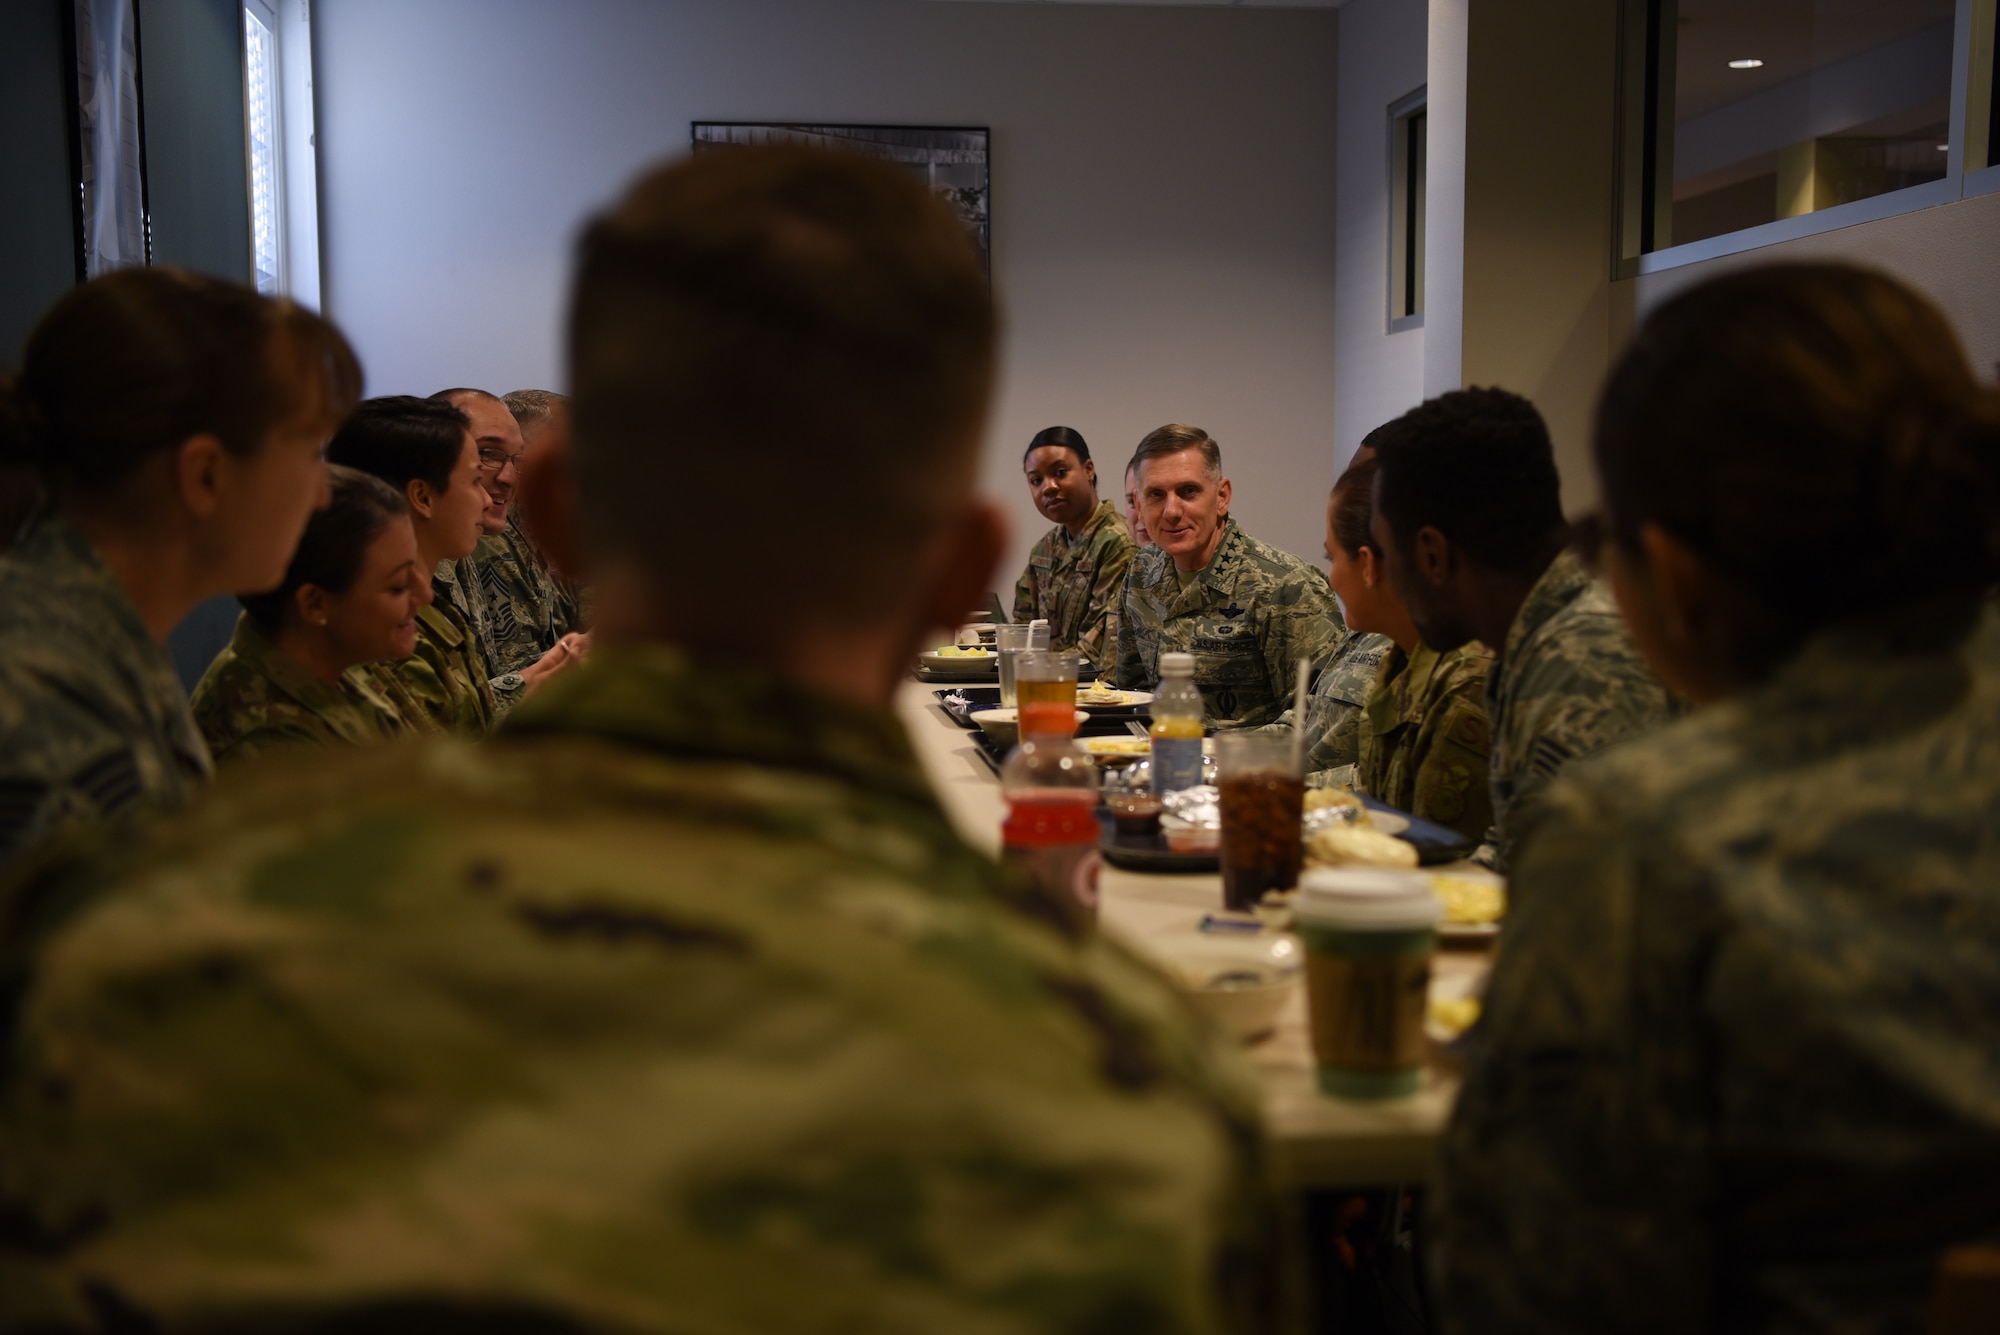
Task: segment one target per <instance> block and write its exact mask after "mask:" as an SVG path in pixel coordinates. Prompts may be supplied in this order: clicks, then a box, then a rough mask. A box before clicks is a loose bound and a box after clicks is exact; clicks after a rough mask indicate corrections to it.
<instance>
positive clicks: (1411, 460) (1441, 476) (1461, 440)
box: [1369, 389, 1568, 576]
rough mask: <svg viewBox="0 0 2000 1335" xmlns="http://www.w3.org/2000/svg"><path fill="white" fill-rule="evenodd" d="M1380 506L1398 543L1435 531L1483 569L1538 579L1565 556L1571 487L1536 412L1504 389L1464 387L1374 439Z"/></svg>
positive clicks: (1372, 436)
mask: <svg viewBox="0 0 2000 1335" xmlns="http://www.w3.org/2000/svg"><path fill="white" fill-rule="evenodd" d="M1369 439H1370V440H1371V441H1373V442H1374V445H1375V459H1376V462H1377V465H1378V467H1379V468H1380V472H1379V474H1378V475H1377V481H1376V484H1375V507H1376V509H1377V510H1378V511H1379V512H1380V513H1381V515H1382V518H1383V519H1384V520H1386V521H1387V522H1388V525H1389V530H1390V532H1392V533H1394V534H1395V535H1396V540H1397V542H1399V543H1401V544H1403V545H1404V546H1406V547H1407V546H1408V545H1409V544H1410V543H1411V542H1413V541H1414V540H1415V538H1416V534H1417V532H1418V530H1420V529H1424V528H1435V529H1436V530H1437V531H1438V532H1440V533H1442V534H1444V536H1445V537H1446V538H1448V539H1450V540H1451V543H1452V545H1453V546H1455V547H1458V548H1461V549H1462V550H1463V551H1464V552H1465V554H1466V555H1468V556H1470V557H1471V558H1472V559H1473V560H1475V561H1477V562H1478V563H1479V564H1481V565H1483V566H1485V567H1487V568H1488V569H1490V570H1494V571H1498V572H1499V573H1501V574H1506V575H1527V576H1533V575H1539V574H1540V573H1541V572H1542V571H1543V570H1544V569H1546V568H1547V566H1548V563H1549V561H1550V560H1551V559H1553V557H1554V556H1555V555H1556V553H1558V552H1560V551H1561V550H1562V544H1563V538H1564V536H1565V534H1566V533H1567V532H1568V526H1567V525H1566V524H1565V523H1564V522H1563V512H1562V480H1561V479H1560V478H1559V477H1558V476H1557V474H1556V459H1555V450H1554V449H1553V447H1551V445H1550V444H1549V429H1548V427H1547V426H1546V425H1545V424H1544V423H1543V422H1542V415H1541V414H1540V413H1538V412H1536V411H1535V405H1534V404H1532V403H1530V402H1528V401H1527V400H1526V399H1524V398H1522V397H1521V396H1520V395H1519V394H1510V393H1509V392H1507V391H1506V390H1504V389H1455V390H1452V391H1451V392H1450V393H1447V394H1440V395H1438V396H1437V397H1436V398H1434V399H1431V400H1430V401H1428V402H1426V403H1422V404H1419V405H1418V406H1417V407H1415V408H1412V409H1410V411H1408V412H1406V413H1404V414H1403V415H1402V416H1401V417H1398V418H1397V419H1396V420H1395V421H1393V422H1390V423H1387V424H1386V425H1384V426H1381V427H1378V428H1377V429H1376V430H1375V431H1373V432H1370V433H1369Z"/></svg>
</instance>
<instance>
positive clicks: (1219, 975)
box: [1134, 932, 1306, 1043]
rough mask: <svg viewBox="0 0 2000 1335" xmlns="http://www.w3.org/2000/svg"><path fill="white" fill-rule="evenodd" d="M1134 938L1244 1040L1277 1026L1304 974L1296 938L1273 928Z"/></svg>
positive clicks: (1202, 1005) (1175, 980)
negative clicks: (1250, 933) (1249, 933)
mask: <svg viewBox="0 0 2000 1335" xmlns="http://www.w3.org/2000/svg"><path fill="white" fill-rule="evenodd" d="M1134 944H1135V945H1137V946H1138V947H1139V948H1140V949H1141V950H1142V951H1143V952H1144V953H1146V954H1147V955H1149V956H1151V957H1152V958H1153V960H1154V961H1155V962H1156V963H1157V964H1159V965H1160V967H1161V968H1162V969H1163V970H1164V971H1165V972H1166V974H1167V977H1168V978H1170V979H1172V980H1173V983H1174V986H1175V987H1176V988H1178V989H1179V990H1180V991H1181V992H1182V994H1183V995H1185V996H1187V997H1188V998H1189V999H1190V1000H1191V1001H1193V1002H1194V1004H1195V1007H1196V1009H1198V1010H1201V1011H1205V1012H1206V1013H1207V1014H1208V1015H1209V1016H1210V1017H1212V1018H1213V1019H1214V1020H1216V1021H1217V1022H1218V1023H1219V1024H1221V1025H1222V1027H1223V1028H1225V1029H1227V1030H1229V1031H1230V1032H1231V1033H1233V1034H1235V1035H1236V1036H1237V1037H1238V1038H1240V1039H1242V1040H1243V1041H1244V1042H1246V1043H1247V1042H1250V1041H1252V1040H1255V1039H1258V1038H1261V1037H1263V1036H1264V1035H1265V1034H1268V1033H1270V1032H1271V1030H1272V1029H1273V1028H1274V1027H1276V1025H1277V1022H1278V1016H1279V1014H1280V1013H1281V1012H1282V1011H1283V1010H1284V1009H1285V1003H1286V1002H1287V1001H1289V1000H1290V999H1291V998H1292V996H1293V994H1294V993H1295V992H1296V991H1297V989H1298V987H1299V984H1300V982H1301V980H1303V979H1304V977H1305V962H1306V956H1305V950H1304V948H1303V947H1301V946H1300V945H1299V941H1298V938H1297V937H1294V936H1285V935H1280V934H1278V933H1274V932H1258V933H1257V934H1255V935H1254V936H1239V935H1234V934H1221V933H1210V932H1167V933H1164V934H1162V935H1160V936H1154V937H1145V938H1142V939H1140V940H1138V941H1136V942H1134Z"/></svg>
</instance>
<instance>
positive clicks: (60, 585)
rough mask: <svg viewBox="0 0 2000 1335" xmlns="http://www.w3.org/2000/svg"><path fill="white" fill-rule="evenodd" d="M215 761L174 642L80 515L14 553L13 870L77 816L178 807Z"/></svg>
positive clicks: (4, 739) (2, 842) (3, 604)
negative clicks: (156, 632) (156, 634)
mask: <svg viewBox="0 0 2000 1335" xmlns="http://www.w3.org/2000/svg"><path fill="white" fill-rule="evenodd" d="M212 772H213V764H212V762H211V761H210V759H209V754H208V747H207V746H206V745H204V744H203V742H202V740H201V733H200V732H199V731H198V730H197V729H196V728H195V725H194V720H193V719H192V718H190V717H189V716H188V705H187V693H186V692H185V691H183V690H182V689H181V684H180V680H179V678H178V677H177V676H176V675H175V673H174V665H173V662H172V661H171V660H170V659H169V658H168V657H167V651H166V649H165V647H164V646H162V645H161V644H160V643H159V642H158V641H156V640H154V639H153V636H152V633H151V632H150V631H149V630H148V629H147V628H146V623H145V622H144V621H143V620H141V619H140V617H139V611H138V609H137V608H135V607H134V606H133V605H132V600H131V598H130V597H129V596H128V595H127V594H126V592H125V587H124V585H122V584H120V583H119V582H118V578H117V576H115V575H113V574H112V573H111V571H110V570H109V569H108V568H107V567H106V566H105V564H104V562H103V560H102V559H101V558H100V557H99V556H98V554H97V550H96V549H95V548H94V547H92V546H91V544H90V540H89V539H88V538H86V537H84V535H83V534H82V532H80V531H79V530H78V529H77V527H76V526H75V525H74V524H72V523H70V522H69V521H68V520H66V519H63V518H62V517H60V516H58V515H55V514H45V515H43V516H41V517H40V518H38V519H33V520H30V521H28V523H27V525H26V526H25V527H24V528H23V529H22V531H21V534H20V538H19V541H18V542H16V543H15V545H14V547H13V549H12V550H11V551H9V552H8V553H7V554H6V555H5V556H0V869H5V868H7V867H9V866H12V865H14V864H16V863H18V862H19V861H20V860H21V859H22V858H23V857H24V856H25V855H26V854H28V853H29V852H30V851H31V850H33V849H34V848H36V847H38V846H40V845H42V844H44V843H46V842H47V841H49V840H50V839H52V838H53V837H54V836H55V835H56V833H57V832H58V831H59V830H61V829H62V828H64V827H65V826H68V825H70V824H72V823H78V822H88V821H94V820H101V819H104V818H106V817H111V816H118V815H122V814H124V813H125V812H127V811H128V810H130V809H133V808H136V807H140V806H153V807H176V806H179V805H181V804H182V803H183V802H185V801H186V800H187V799H188V798H189V797H190V796H191V795H192V794H193V793H194V792H195V790H196V789H198V788H199V787H200V786H201V785H202V784H203V783H205V782H206V781H207V779H208V778H209V776H210V774H211V773H212Z"/></svg>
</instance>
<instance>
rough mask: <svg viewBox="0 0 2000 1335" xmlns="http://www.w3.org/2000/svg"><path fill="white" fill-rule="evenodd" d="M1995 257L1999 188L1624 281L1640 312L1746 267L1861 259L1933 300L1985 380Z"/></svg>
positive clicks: (1994, 353) (1991, 343) (1997, 313)
mask: <svg viewBox="0 0 2000 1335" xmlns="http://www.w3.org/2000/svg"><path fill="white" fill-rule="evenodd" d="M1995 255H2000V192H1996V193H1993V194H1987V195H1979V196H1976V197H1974V198H1972V199H1966V200H1961V201H1959V202H1957V203H1953V204H1940V205H1938V206H1936V207H1935V208H1928V209H1920V210H1918V211H1917V212H1915V213H1903V214H1898V215H1896V216H1895V217H1893V218H1882V219H1879V220H1877V221H1875V222H1867V223H1858V224H1856V225H1855V226H1853V227H1842V228H1840V229H1838V230H1836V231H1832V232H1821V233H1820V234H1819V235H1817V236H1806V237H1800V238H1798V239H1797V240H1793V241H1783V242H1780V243H1778V244H1777V245H1772V246H1761V247H1759V248H1758V249H1756V250H1746V251H1743V252H1741V253H1739V254H1735V255H1726V256H1724V257H1722V258H1721V259H1714V260H1706V261H1703V262H1702V263H1700V264H1687V265H1683V266H1681V267H1680V268H1678V269H1668V270H1665V271H1663V272H1661V273H1654V274H1642V275H1641V276H1639V277H1638V278H1635V279H1633V280H1632V282H1631V286H1632V287H1633V289H1634V292H1635V297H1636V305H1637V307H1638V310H1639V314H1640V316H1641V317H1642V318H1643V316H1644V315H1645V313H1646V312H1647V311H1649V310H1651V309H1652V308H1653V307H1655V306H1657V305H1659V304H1660V303H1661V302H1662V301H1665V300H1666V299H1667V298H1668V297H1671V296H1672V295H1674V294H1675V293H1676V292H1681V291H1684V290H1686V289H1687V288H1689V287H1691V286H1693V285H1694V284H1696V283H1699V282H1702V281H1704V280H1705V279H1708V278H1712V277H1714V276H1715V275H1717V274H1722V273H1727V272H1729V271H1730V270H1732V269H1739V268H1743V267H1744V266H1746V265H1752V264H1768V263H1774V262H1777V261H1782V260H1843V261H1846V262H1848V263H1853V264H1865V265H1868V266H1871V267H1873V268H1877V269H1882V270H1885V271H1886V272H1888V273H1890V274H1893V275H1895V276H1896V277H1898V278H1901V279H1902V280H1903V281H1904V282H1906V283H1909V284H1910V285H1912V286H1913V287H1915V288H1917V289H1918V290H1920V291H1922V292H1924V293H1926V294H1928V295H1929V297H1930V298H1931V300H1933V301H1935V302H1937V304H1938V305H1939V306H1940V307H1942V308H1943V310H1944V312H1945V314H1946V315H1948V316H1950V317H1951V320H1952V323H1953V324H1955V325H1956V326H1957V327H1958V336H1959V337H1960V338H1961V339H1963V340H1964V342H1965V349H1966V353H1967V354H1968V355H1969V356H1970V357H1971V359H1972V367H1973V370H1975V371H1976V372H1978V373H1979V374H1980V375H1981V376H1982V377H1985V378H1988V379H1991V378H1994V377H1996V376H2000V284H1996V283H1995V282H1994V281H1993V257H1994V256H1995ZM1621 286H1622V284H1621Z"/></svg>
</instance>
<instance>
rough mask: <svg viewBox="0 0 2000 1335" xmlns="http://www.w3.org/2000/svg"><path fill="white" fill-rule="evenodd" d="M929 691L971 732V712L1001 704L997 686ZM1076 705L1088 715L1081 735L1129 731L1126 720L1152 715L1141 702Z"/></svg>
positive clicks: (975, 727) (1146, 718)
mask: <svg viewBox="0 0 2000 1335" xmlns="http://www.w3.org/2000/svg"><path fill="white" fill-rule="evenodd" d="M931 694H933V695H935V696H936V697H937V702H938V708H939V709H942V710H943V711H944V713H945V717H946V718H948V719H950V720H951V721H952V722H953V723H956V724H957V725H958V726H959V727H961V728H966V729H969V730H970V731H973V732H978V731H979V724H978V723H976V722H974V721H973V718H972V716H973V715H974V714H977V713H978V712H979V711H980V710H982V709H998V708H999V707H1000V688H999V687H998V686H971V687H966V686H960V687H957V688H956V689H954V690H949V691H933V692H931ZM954 701H959V702H962V703H954ZM1079 707H1080V708H1081V709H1082V710H1083V712H1084V713H1086V714H1088V715H1090V717H1089V718H1087V719H1085V720H1084V721H1083V726H1082V728H1081V729H1080V735H1081V736H1084V737H1106V736H1123V735H1124V734H1125V733H1126V732H1127V731H1129V730H1128V729H1127V728H1126V726H1125V725H1126V724H1127V723H1132V722H1135V721H1136V722H1141V723H1146V724H1148V725H1150V724H1151V722H1152V715H1151V714H1150V713H1148V712H1147V710H1146V706H1144V705H1113V706H1111V707H1110V708H1109V709H1107V708H1105V707H1104V706H1103V705H1082V706H1079Z"/></svg>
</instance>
